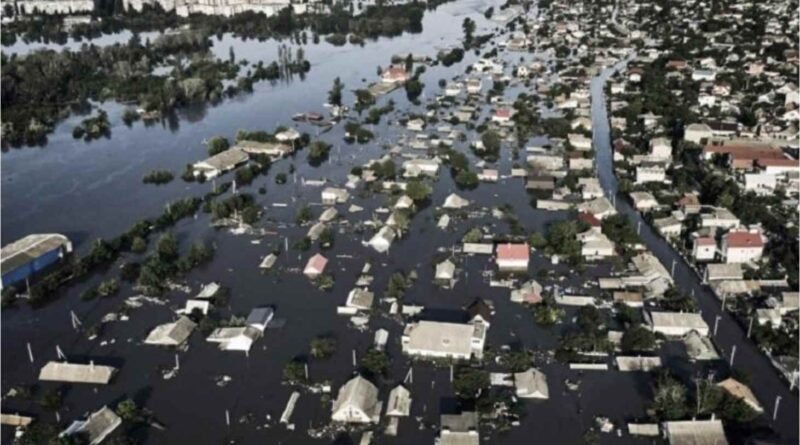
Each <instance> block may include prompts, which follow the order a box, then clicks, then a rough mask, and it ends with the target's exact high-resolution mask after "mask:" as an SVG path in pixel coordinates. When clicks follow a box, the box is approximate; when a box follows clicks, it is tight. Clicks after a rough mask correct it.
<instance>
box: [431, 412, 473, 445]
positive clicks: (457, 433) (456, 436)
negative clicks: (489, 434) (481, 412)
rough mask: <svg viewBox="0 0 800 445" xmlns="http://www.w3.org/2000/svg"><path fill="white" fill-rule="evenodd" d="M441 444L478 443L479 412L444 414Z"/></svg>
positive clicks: (466, 444) (469, 444)
mask: <svg viewBox="0 0 800 445" xmlns="http://www.w3.org/2000/svg"><path fill="white" fill-rule="evenodd" d="M441 422H442V429H441V432H440V433H439V445H478V444H480V442H481V438H480V435H479V434H478V413H476V412H462V413H461V414H442V420H441Z"/></svg>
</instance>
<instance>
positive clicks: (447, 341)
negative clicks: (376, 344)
mask: <svg viewBox="0 0 800 445" xmlns="http://www.w3.org/2000/svg"><path fill="white" fill-rule="evenodd" d="M486 330H487V327H486V326H485V325H484V324H482V323H475V324H472V323H448V322H438V321H426V320H422V321H418V322H416V323H410V324H407V325H406V327H405V330H404V332H403V338H402V346H403V352H404V353H406V354H408V355H414V356H420V357H429V358H451V359H456V360H469V359H470V358H471V357H472V356H473V355H474V356H475V357H477V358H480V357H481V356H483V346H484V343H485V341H486Z"/></svg>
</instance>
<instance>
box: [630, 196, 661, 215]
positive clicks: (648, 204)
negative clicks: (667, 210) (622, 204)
mask: <svg viewBox="0 0 800 445" xmlns="http://www.w3.org/2000/svg"><path fill="white" fill-rule="evenodd" d="M630 197H631V201H633V206H634V207H635V208H636V210H639V211H645V212H646V211H648V210H652V209H653V208H655V207H658V201H656V198H655V196H653V194H652V193H649V192H630Z"/></svg>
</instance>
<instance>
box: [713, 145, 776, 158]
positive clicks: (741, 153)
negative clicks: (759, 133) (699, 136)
mask: <svg viewBox="0 0 800 445" xmlns="http://www.w3.org/2000/svg"><path fill="white" fill-rule="evenodd" d="M703 153H706V154H707V153H712V154H713V153H719V154H728V155H731V157H733V158H734V159H768V158H769V159H785V158H786V157H785V156H784V154H783V152H782V151H781V150H779V149H777V148H772V147H765V146H760V145H706V146H705V147H703Z"/></svg>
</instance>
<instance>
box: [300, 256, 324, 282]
mask: <svg viewBox="0 0 800 445" xmlns="http://www.w3.org/2000/svg"><path fill="white" fill-rule="evenodd" d="M327 264H328V259H327V258H325V257H324V256H322V255H321V254H319V253H318V254H316V255H314V256H312V257H311V258H309V259H308V263H306V267H305V268H304V269H303V275H305V276H307V277H308V278H312V279H314V278H317V277H319V276H320V275H322V273H323V272H325V266H326V265H327Z"/></svg>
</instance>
